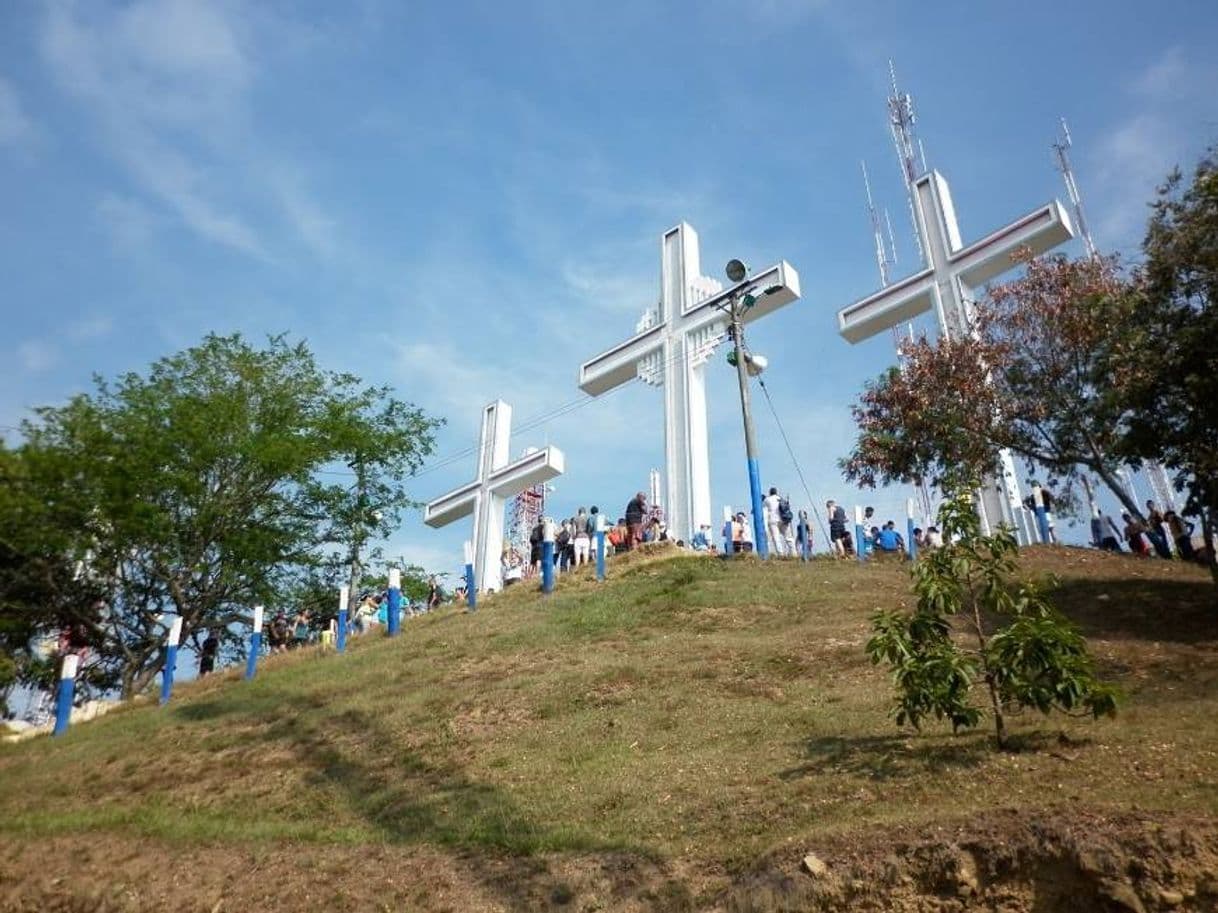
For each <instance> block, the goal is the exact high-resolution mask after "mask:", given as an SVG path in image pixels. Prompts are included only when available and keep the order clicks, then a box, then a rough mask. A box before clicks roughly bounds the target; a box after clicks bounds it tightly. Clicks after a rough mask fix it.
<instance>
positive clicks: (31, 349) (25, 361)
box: [17, 339, 59, 374]
mask: <svg viewBox="0 0 1218 913" xmlns="http://www.w3.org/2000/svg"><path fill="white" fill-rule="evenodd" d="M17 360H18V361H19V362H20V363H21V367H22V368H23V369H25V370H26V371H29V372H31V373H34V374H38V373H41V372H43V371H47V370H49V369H51V368H53V367H55V365H56V364H58V363H59V352H58V351H57V350H56V349H55V347H54V346H52V345H51V344H50V343H46V342H43V341H42V340H40V339H27V340H26V341H25V342H23V343H21V345H19V346H17Z"/></svg>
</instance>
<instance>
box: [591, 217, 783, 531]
mask: <svg viewBox="0 0 1218 913" xmlns="http://www.w3.org/2000/svg"><path fill="white" fill-rule="evenodd" d="M699 259H700V258H699V253H698V233H697V232H695V231H694V230H693V228H692V227H691V226H689V225H687V224H686V223H684V222H682V223H681V224H680V225H678V226H677V227H676V228H672V229H669V230H668V231H666V232H665V233H664V235H663V236H662V238H661V239H660V300H659V303H658V305H657V306H656V307H655V308H654V309H651V310H648V311H647V312H646V313H645V314H644V315H643V319H642V320H640V321H639V323H638V325H637V326H636V327H635V335H634V336H632V337H630V338H629V339H627V340H626V341H625V342H623V343H621V344H620V345H617V346H614V347H613V348H612V349H610V350H609V351H608V352H603V353H602V354H600V355H598V356H596V357H595V358H593V359H592V360H591V361H587V362H585V363H584V364H583V365H581V366H580V369H579V388H580V389H581V390H583V391H584V392H585V393H588V394H590V395H592V396H598V395H600V394H601V393H605V392H607V391H609V390H612V389H613V388H614V387H618V386H620V385H622V384H624V383H627V382H628V381H631V380H633V379H634V378H635V377H638V378H639V379H640V380H642V381H643V382H644V383H648V384H651V385H653V386H662V387H663V388H664V463H665V480H664V481H665V489H666V494H667V498H668V500H667V501H666V502H665V504H664V511H665V519H666V520H667V522H668V527H669V534H670V535H671V536H673V537H674V538H677V539H684V540H685V541H686V542H689V541H690V539H691V538H692V536H693V534H694V532H696V531H697V530H698V528H699V527H700V526H701V525H702V524H704V523H705V524H709V523H710V522H711V505H710V455H709V445H708V441H707V429H706V378H705V371H704V366H705V364H706V360H707V359H708V358H709V357H710V356H711V354H712V353H713V352H714V351H715V347H716V346H717V345H718V344H719V343H720V342H721V341H722V340H723V337H724V334H725V332H726V329H727V322H726V319H725V316H724V313H723V311H721V310H720V308H719V306H720V305H722V304H724V303H725V302H726V301H727V300H728V297H729V296H730V295H731V294H732V293H733V292H734V291H735V290H736V289H735V288H733V289H728V290H727V291H724V289H723V286H722V284H721V283H719V282H718V281H717V280H715V279H711V278H709V277H707V276H703V275H702V271H701V265H700V262H699ZM749 284H750V286H754V285H755V286H756V287H757V288H759V289H769V288H773V289H774V291H773V292H772V293H771V294H769V295H762V296H760V297H758V299H757V304H756V305H754V306H753V307H752V308H751V309H749V310H748V311H747V312H745V315H744V320H745V321H746V322H751V321H753V320H757V319H758V318H760V317H764V316H765V315H766V314H769V313H772V312H773V311H776V310H777V309H778V308H780V307H782V306H783V305H786V304H790V303H791V302H792V301H794V300H795V299H797V298H798V297H799V274H798V273H796V272H795V269H794V268H793V267H792V266H791V265H790V264H789V263H787V262H786V261H781V262H779V263H778V264H776V265H774V266H771V267H769V268H768V269H765V270H763V271H761V272H760V273H758V274H757V275H755V276H752V277H751V278H750V279H749Z"/></svg>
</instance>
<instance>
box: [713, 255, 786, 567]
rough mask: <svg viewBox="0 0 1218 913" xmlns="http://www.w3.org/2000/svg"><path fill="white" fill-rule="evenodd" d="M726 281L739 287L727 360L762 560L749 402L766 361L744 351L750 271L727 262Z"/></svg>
mask: <svg viewBox="0 0 1218 913" xmlns="http://www.w3.org/2000/svg"><path fill="white" fill-rule="evenodd" d="M725 272H726V273H727V278H728V279H730V280H731V281H732V282H735V283H736V284H737V285H738V286H740V287H739V288H738V289H737V290H736V291H735V292H734V293H733V294H732V295H730V296H729V297H728V300H727V305H726V307H727V308H728V319H729V320H730V324H729V329H728V335H729V336H731V338H732V343H733V348H732V351H731V353H730V354H729V356H728V361H729V362H731V363H732V364H734V365H735V366H736V379H737V380H738V381H739V383H740V411H741V413H742V414H743V417H744V455H745V459H746V460H747V461H748V473H749V499H750V501H751V503H752V506H753V542H754V543H756V549H757V553H758V554H759V555H760V556H761V557H762V558H767V557H769V548H768V545H767V543H766V536H765V520H764V519H763V517H762V513H761V471H760V470H759V469H758V465H757V438H756V434H755V433H754V431H753V409H752V404H751V403H750V401H749V375H750V374H754V375H756V374H760V373H761V372H762V371H763V370H765V367H766V360H765V359H764V358H763V357H762V356H760V355H749V354H748V353H747V352H746V351H745V348H744V322H743V320H742V318H743V316H744V314H745V312H746V311H748V309H749V308H751V307H752V306H753V305H754V304H756V303H757V295H756V294H754V291H755V290H754V289H750V288H747V282H746V279H747V277H748V274H749V268H748V267H747V266H745V264H744V262H743V261H741V260H729V261H728V264H727V268H726V270H725ZM776 290H777V288H769V289H766V290H765V291H764V292H762V293H761V294H763V295H768V294H771V293H772V292H774V291H776Z"/></svg>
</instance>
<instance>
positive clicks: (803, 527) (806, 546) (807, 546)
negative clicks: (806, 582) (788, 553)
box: [795, 510, 812, 561]
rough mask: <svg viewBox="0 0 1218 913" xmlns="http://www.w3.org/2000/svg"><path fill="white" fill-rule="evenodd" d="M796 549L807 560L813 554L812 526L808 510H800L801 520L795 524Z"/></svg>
mask: <svg viewBox="0 0 1218 913" xmlns="http://www.w3.org/2000/svg"><path fill="white" fill-rule="evenodd" d="M795 549H796V552H797V553H798V555H799V557H800V558H803V559H804V560H805V561H806V560H807V559H808V558H809V557H810V556H811V555H812V526H811V525H810V524H809V523H808V512H807V511H806V510H801V511H800V512H799V522H798V523H796V524H795Z"/></svg>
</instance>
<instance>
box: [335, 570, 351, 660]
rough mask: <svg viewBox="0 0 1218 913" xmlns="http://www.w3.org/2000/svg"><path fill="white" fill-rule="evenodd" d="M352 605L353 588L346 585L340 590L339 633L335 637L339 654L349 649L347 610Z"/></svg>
mask: <svg viewBox="0 0 1218 913" xmlns="http://www.w3.org/2000/svg"><path fill="white" fill-rule="evenodd" d="M350 605H351V587H349V586H347V585H346V584H344V585H343V586H340V587H339V588H338V633H337V634H336V635H335V645H336V646H337V648H338V652H339V653H342V652H343V651H344V650H346V649H347V625H348V621H347V610H348V608H349V606H350Z"/></svg>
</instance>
